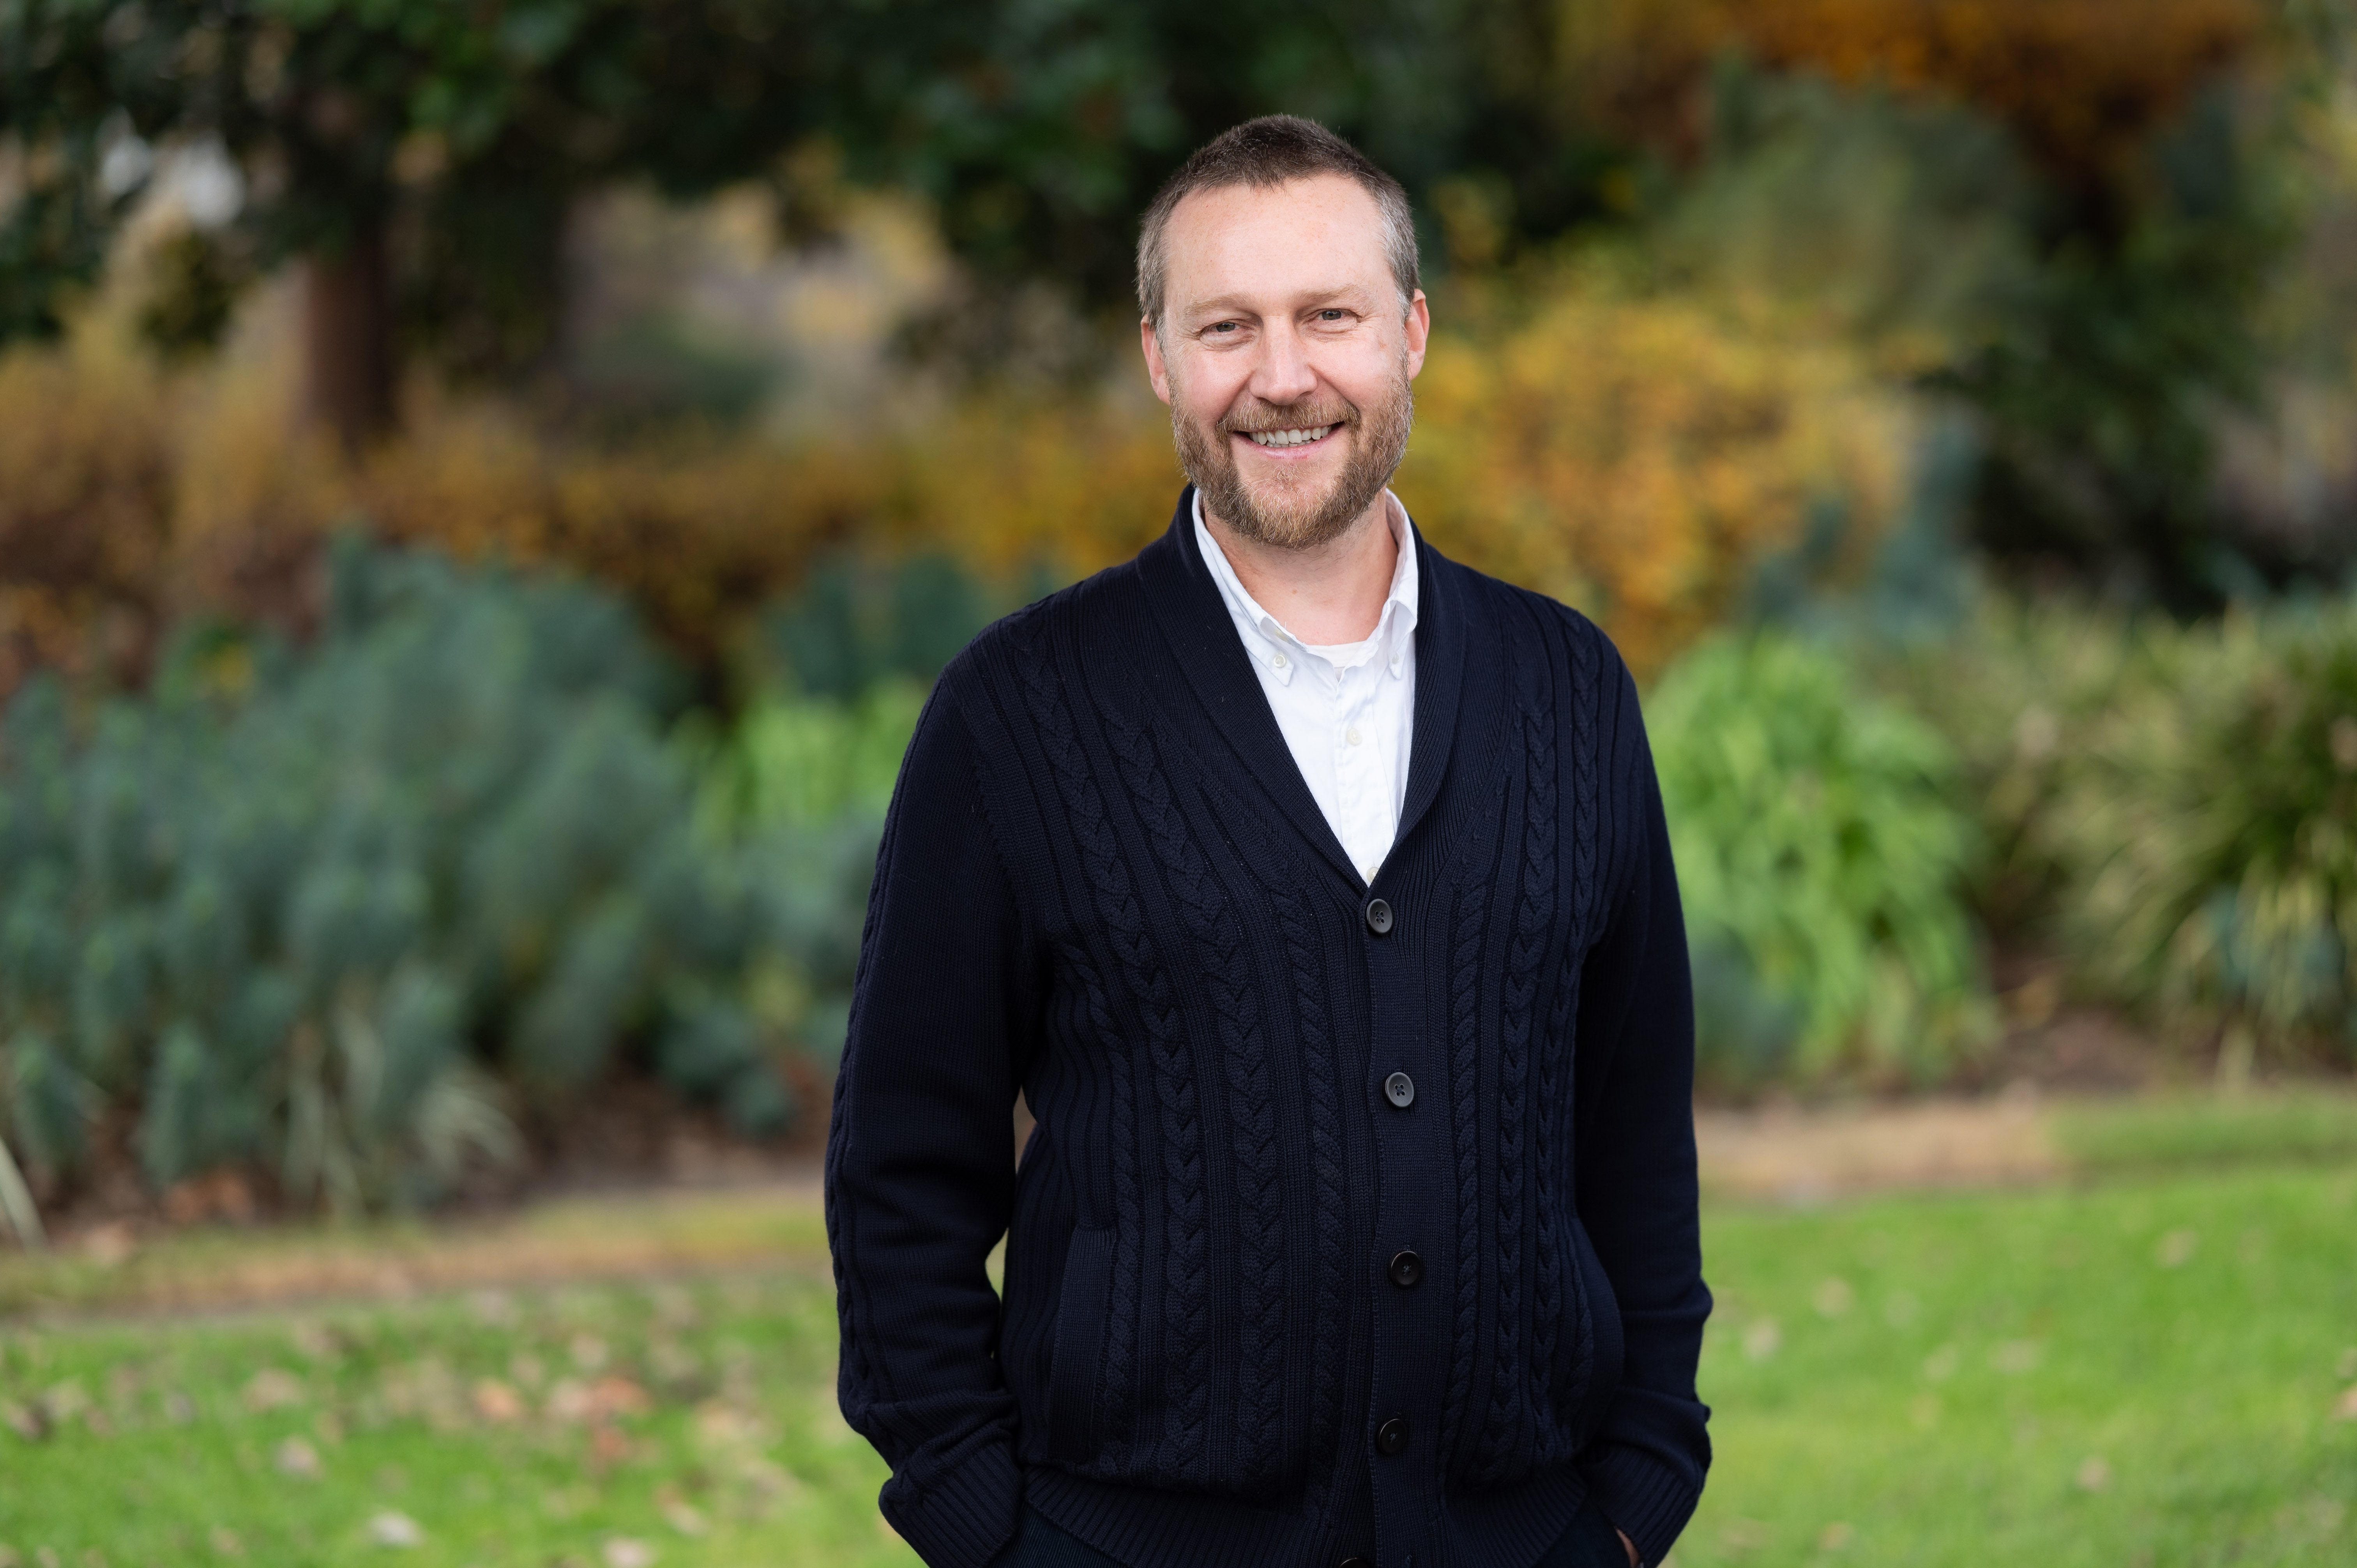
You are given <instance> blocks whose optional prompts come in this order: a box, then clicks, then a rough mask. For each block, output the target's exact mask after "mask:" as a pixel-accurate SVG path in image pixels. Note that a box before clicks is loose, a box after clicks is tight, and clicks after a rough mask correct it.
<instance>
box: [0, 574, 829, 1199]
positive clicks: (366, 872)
mask: <svg viewBox="0 0 2357 1568" xmlns="http://www.w3.org/2000/svg"><path fill="white" fill-rule="evenodd" d="M675 687H676V679H675V677H674V676H673V675H672V674H671V673H670V671H669V670H668V668H667V666H666V664H665V662H664V661H663V660H662V659H661V658H660V657H659V656H658V655H657V654H656V653H655V652H654V650H653V649H652V647H651V644H650V643H649V642H648V640H647V639H646V638H645V637H644V635H643V634H642V633H641V632H640V630H639V629H638V628H637V627H636V626H635V625H634V624H633V623H632V620H631V618H630V614H629V612H628V610H627V609H626V608H625V607H624V606H623V605H622V604H621V603H619V601H618V600H616V599H615V598H613V597H612V596H609V595H607V594H604V593H601V592H598V591H596V590H593V589H590V588H587V587H582V586H578V585H571V584H567V583H565V582H561V581H537V580H530V579H525V578H522V577H517V576H513V575H508V574H506V573H502V572H489V573H475V574H470V573H468V572H464V571H461V570H459V569H457V568H456V567H455V566H453V565H452V564H450V563H448V562H447V560H445V559H443V558H440V557H437V556H435V555H431V554H402V553H392V552H387V551H385V550H382V549H381V548H375V547H370V546H365V545H361V544H358V543H356V542H346V543H345V544H343V545H341V546H339V549H338V550H337V551H336V553H335V554H334V557H333V561H332V570H331V573H330V582H329V592H328V605H327V607H326V615H325V625H324V628H323V631H322V633H321V635H320V637H319V639H318V640H317V643H316V645H314V646H311V647H308V648H306V649H304V650H301V651H294V650H289V649H287V648H285V646H283V645H281V644H279V643H277V642H275V641H274V640H273V639H268V638H266V637H265V638H251V637H245V636H233V635H229V634H218V635H214V636H211V637H207V636H204V635H200V634H199V635H193V636H191V637H189V638H188V639H186V640H185V641H184V643H183V645H182V646H181V647H180V648H179V649H178V650H177V651H176V652H175V653H174V654H173V656H172V657H171V658H170V659H169V660H168V661H167V664H166V666H165V669H164V671H163V672H162V674H161V676H160V677H159V679H158V681H157V682H156V687H155V689H154V691H153V693H151V694H150V695H149V696H147V697H145V698H143V699H118V700H113V701H109V702H106V703H102V704H101V705H99V706H98V707H96V708H95V709H93V710H91V711H88V712H78V711H76V710H75V709H74V707H73V706H72V705H71V704H70V703H69V701H68V699H67V696H66V693H65V692H64V690H63V689H62V688H61V687H60V685H59V684H58V683H57V682H53V681H47V680H44V681H39V682H34V683H32V684H30V685H28V686H27V687H26V688H24V689H23V690H21V691H20V692H19V693H17V695H16V698H15V699H14V700H13V702H11V703H9V705H8V708H7V710H6V714H5V731H0V1069H5V1070H0V1129H5V1136H6V1138H7V1140H8V1141H9V1143H10V1144H12V1145H13V1146H14V1147H15V1148H16V1149H17V1150H18V1151H19V1152H20V1153H21V1154H23V1155H26V1156H27V1160H28V1162H29V1163H30V1164H31V1165H33V1166H34V1167H36V1168H37V1169H38V1170H42V1171H46V1172H48V1173H49V1174H50V1175H52V1176H54V1175H56V1174H57V1173H59V1172H60V1171H63V1170H66V1169H68V1168H70V1167H71V1166H72V1165H73V1164H74V1162H75V1161H76V1159H77V1158H78V1157H79V1156H80V1155H81V1154H82V1152H83V1148H84V1133H85V1130H86V1128H87V1126H88V1124H89V1123H90V1122H91V1118H93V1117H94V1116H96V1115H98V1114H100V1113H102V1112H104V1111H108V1110H110V1109H113V1108H122V1110H123V1111H124V1112H125V1113H127V1114H132V1115H135V1120H136V1133H135V1144H136V1148H137V1150H138V1154H139V1156H140V1159H141V1161H142V1163H143V1165H144V1166H145V1171H146V1174H147V1176H149V1178H150V1179H151V1180H153V1181H155V1182H156V1183H158V1184H166V1183H169V1182H172V1181H174V1180H177V1179H179V1178H181V1177H183V1176H188V1175H189V1174H191V1173H193V1172H197V1171H200V1170H203V1169H206V1168H208V1167H210V1166H213V1165H221V1164H224V1163H231V1162H249V1161H256V1162H267V1163H268V1164H269V1165H272V1166H273V1167H274V1169H275V1171H276V1173H277V1175H278V1177H279V1180H280V1182H281V1183H282V1186H283V1187H284V1189H285V1192H286V1194H287V1195H288V1196H289V1197H290V1198H292V1199H293V1200H295V1201H297V1202H310V1201H322V1202H325V1203H326V1204H328V1206H329V1207H331V1208H338V1209H350V1208H358V1207H362V1206H367V1205H375V1204H382V1203H385V1202H391V1201H402V1200H407V1199H414V1198H419V1197H426V1196H430V1195H431V1194H432V1193H433V1192H434V1191H436V1190H438V1189H440V1188H442V1187H446V1186H447V1184H448V1183H449V1182H450V1181H452V1180H453V1179H455V1178H456V1177H457V1176H458V1175H459V1174H460V1173H461V1172H462V1171H463V1169H464V1168H465V1167H466V1166H467V1165H468V1163H469V1162H470V1161H473V1160H476V1159H479V1158H492V1159H500V1158H506V1157H509V1156H511V1155H513V1153H514V1152H515V1149H516V1137H515V1132H514V1128H513V1126H512V1125H511V1121H510V1116H509V1112H508V1110H507V1109H506V1106H507V1103H508V1096H507V1092H506V1091H507V1090H508V1089H510V1088H523V1089H527V1090H530V1091H531V1093H532V1094H533V1096H535V1097H539V1099H540V1100H541V1101H544V1103H546V1104H550V1105H554V1104H561V1103H562V1102H563V1101H564V1099H565V1097H566V1096H567V1095H569V1094H571V1093H573V1092H576V1091H577V1090H580V1089H582V1088H583V1087H585V1086H587V1085H588V1084H590V1083H592V1082H594V1081H595V1080H597V1079H598V1078H599V1077H600V1075H601V1074H603V1073H605V1072H607V1071H608V1069H611V1068H612V1067H613V1066H614V1065H615V1064H616V1063H617V1061H618V1060H619V1059H620V1058H621V1057H622V1056H623V1055H624V1054H625V1053H629V1054H630V1055H632V1056H633V1057H635V1058H638V1059H640V1060H641V1061H643V1062H644V1063H645V1065H647V1066H648V1067H650V1068H651V1069H652V1070H653V1071H655V1072H656V1073H657V1074H659V1075H660V1076H661V1077H662V1078H663V1079H666V1080H667V1081H669V1082H670V1083H672V1084H673V1086H675V1087H676V1088H678V1089H679V1090H682V1091H683V1092H685V1093H688V1094H690V1095H692V1096H694V1097H697V1098H701V1099H705V1100H708V1101H715V1102H716V1103H718V1104H720V1105H721V1106H722V1107H724V1108H725V1109H726V1112H727V1113H728V1115H729V1117H730V1119H731V1120H732V1121H733V1122H735V1123H736V1124H737V1126H738V1127H739V1128H740V1129H742V1130H744V1131H746V1132H748V1133H759V1132H764V1131H768V1130H771V1129H774V1128H776V1127H777V1126H779V1125H780V1123H782V1122H784V1121H785V1120H786V1118H787V1117H788V1116H789V1115H790V1114H791V1112H792V1111H793V1110H794V1107H793V1105H792V1104H791V1100H790V1097H789V1093H790V1091H789V1090H788V1088H787V1086H786V1082H785V1080H784V1079H782V1078H781V1076H780V1065H781V1062H780V1052H781V1051H783V1050H784V1049H786V1048H788V1047H789V1046H790V1045H799V1044H802V1043H804V1042H806V1041H809V1040H810V1038H811V1036H810V1031H811V1030H812V1028H813V1026H818V1027H823V1026H824V1025H825V1020H826V1018H827V1017H828V1016H829V1015H830V1008H831V1007H833V1006H834V1004H830V1003H829V1001H828V997H829V996H830V995H831V994H833V993H831V992H830V991H829V987H836V988H838V989H839V988H841V987H842V986H843V985H844V984H845V983H846V982H847V978H848V972H849V966H850V961H849V958H848V957H847V956H846V954H845V947H846V945H847V944H851V943H856V930H857V928H858V923H859V920H858V911H859V909H860V908H861V907H862V906H863V905H864V902H865V894H866V872H867V868H868V866H870V865H872V855H873V850H874V841H873V836H872V833H871V832H866V830H864V829H861V830H855V831H852V832H848V833H845V832H823V831H817V830H813V831H808V832H796V833H778V834H771V835H770V836H768V837H766V838H764V839H763V840H761V841H760V842H759V843H742V842H738V841H736V840H732V839H730V838H728V837H727V836H726V835H720V834H708V835H706V836H704V837H699V836H698V835H697V834H696V832H695V831H694V826H693V819H694V811H693V802H694V799H695V796H696V793H697V791H698V789H699V779H698V778H697V776H696V774H695V771H694V766H693V763H694V757H693V756H692V752H691V750H690V748H686V747H683V746H681V745H678V744H676V743H673V742H671V741H669V740H667V739H666V737H665V735H664V725H665V722H666V721H665V715H666V714H668V713H669V712H670V711H671V709H672V705H673V697H674V695H675ZM863 855H864V856H866V857H867V858H866V861H865V863H864V864H863V861H862V857H863ZM846 932H847V933H848V934H846ZM834 1011H839V1007H835V1008H834ZM814 1043H815V1044H817V1045H818V1046H819V1047H821V1049H822V1050H824V1049H825V1048H828V1047H829V1045H830V1043H829V1042H827V1041H825V1040H824V1039H823V1038H821V1039H819V1040H817V1041H815V1042H814Z"/></svg>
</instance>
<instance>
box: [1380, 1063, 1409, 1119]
mask: <svg viewBox="0 0 2357 1568" xmlns="http://www.w3.org/2000/svg"><path fill="white" fill-rule="evenodd" d="M1383 1098H1384V1099H1385V1100H1388V1101H1391V1102H1392V1103H1393V1104H1394V1105H1396V1106H1398V1107H1399V1108H1400V1109H1401V1110H1403V1111H1405V1110H1406V1109H1407V1108H1408V1107H1409V1106H1411V1105H1413V1104H1415V1079H1412V1078H1410V1077H1408V1075H1407V1074H1405V1073H1404V1072H1395V1073H1394V1074H1392V1075H1391V1077H1389V1078H1387V1079H1383Z"/></svg>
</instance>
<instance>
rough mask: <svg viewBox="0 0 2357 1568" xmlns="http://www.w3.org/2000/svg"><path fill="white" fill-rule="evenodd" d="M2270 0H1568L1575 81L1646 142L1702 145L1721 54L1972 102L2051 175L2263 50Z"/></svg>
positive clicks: (2125, 136) (2081, 162) (2147, 125)
mask: <svg viewBox="0 0 2357 1568" xmlns="http://www.w3.org/2000/svg"><path fill="white" fill-rule="evenodd" d="M2268 16H2269V9H2268V7H2267V6H2266V5H2264V4H2263V3H2262V0H1565V11H1564V14H1563V20H1562V26H1563V28H1564V44H1565V48H1566V56H1567V59H1566V66H1567V67H1568V68H1569V70H1570V73H1571V75H1572V76H1573V78H1574V79H1575V81H1577V82H1579V83H1580V84H1581V86H1582V87H1584V88H1585V89H1586V90H1587V91H1593V92H1596V93H1597V94H1598V96H1599V98H1600V100H1601V102H1604V103H1606V104H1607V105H1608V106H1609V110H1610V111H1611V112H1613V113H1617V115H1618V117H1619V118H1620V119H1621V120H1622V121H1623V122H1624V123H1626V124H1631V126H1632V128H1634V129H1636V130H1638V131H1639V132H1640V133H1641V134H1650V135H1652V136H1654V137H1656V138H1657V139H1663V140H1669V141H1672V142H1675V143H1682V144H1686V145H1691V143H1692V141H1693V138H1694V135H1695V129H1696V128H1695V124H1694V123H1693V118H1692V102H1693V93H1692V88H1693V86H1694V84H1695V82H1696V81H1698V80H1699V78H1700V76H1701V74H1702V72H1703V70H1704V69H1705V68H1706V65H1707V62H1708V60H1709V59H1710V57H1711V56H1712V55H1714V54H1716V53H1717V52H1719V51H1721V50H1723V49H1726V48H1741V49H1742V50H1743V51H1745V52H1746V53H1748V54H1749V55H1751V56H1752V57H1753V58H1754V59H1759V60H1760V61H1761V62H1762V63H1763V64H1767V65H1770V66H1777V67H1786V68H1790V67H1801V68H1805V69H1810V70H1819V71H1823V72H1824V73H1825V74H1826V75H1829V76H1832V77H1834V78H1835V79H1837V80H1840V81H1853V82H1855V81H1881V82H1885V83H1888V84H1889V85H1891V86H1894V87H1898V88H1901V89H1910V90H1924V91H1935V92H1939V93H1943V94H1945V95H1947V96H1950V97H1953V98H1957V99H1961V100H1963V101H1964V102H1968V103H1972V104H1974V105H1975V106H1976V107H1978V108H1980V109H1982V110H1983V111H1984V112H1986V113H1988V114H1990V115H1992V116H1993V117H1995V118H1996V119H1998V120H2002V121H2004V122H2005V123H2006V124H2009V125H2011V126H2012V127H2013V128H2014V130H2015V131H2016V133H2017V134H2019V135H2020V136H2021V138H2022V140H2023V141H2024V143H2025V144H2027V145H2028V146H2029V148H2030V150H2031V151H2032V152H2033V153H2034V154H2035V155H2036V156H2039V157H2040V159H2041V160H2042V161H2044V162H2045V163H2046V164H2047V165H2048V166H2050V167H2054V168H2057V169H2060V170H2062V171H2065V172H2067V173H2074V174H2083V173H2089V172H2100V171H2101V170H2103V169H2104V168H2106V167H2107V166H2110V165H2111V164H2112V162H2113V161H2114V160H2115V158H2116V156H2118V155H2119V154H2120V153H2121V152H2122V151H2124V150H2125V149H2126V148H2127V147H2129V146H2131V145H2134V143H2135V142H2136V140H2138V139H2139V138H2140V137H2142V136H2143V135H2144V134H2146V133H2147V132H2148V131H2150V130H2151V129H2152V128H2153V127H2154V126H2155V125H2157V124H2160V123H2161V122H2163V121H2164V120H2166V119H2167V118H2168V117H2169V115H2170V114H2171V113H2174V112H2175V111H2176V110H2177V108H2178V107H2179V105H2180V104H2181V103H2183V102H2184V101H2185V99H2186V97H2187V95H2188V94H2189V93H2190V92H2191V91H2193V90H2194V89H2195V88H2197V87H2198V86H2199V85H2200V84H2201V82H2202V81H2204V80H2205V79H2207V78H2209V77H2210V76H2211V75H2212V73H2214V72H2215V71H2217V70H2219V69H2220V68H2222V67H2223V66H2225V65H2228V64H2230V63H2231V62H2233V61H2234V60H2235V59H2238V58H2240V57H2242V56H2243V55H2244V54H2246V53H2247V52H2249V51H2250V50H2252V49H2253V48H2255V47H2257V46H2258V45H2259V44H2260V43H2261V42H2262V40H2263V39H2264V38H2265V36H2266V31H2267V28H2268V25H2269V22H2268Z"/></svg>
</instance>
